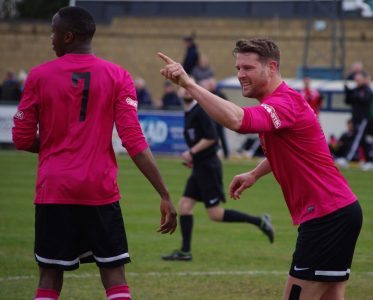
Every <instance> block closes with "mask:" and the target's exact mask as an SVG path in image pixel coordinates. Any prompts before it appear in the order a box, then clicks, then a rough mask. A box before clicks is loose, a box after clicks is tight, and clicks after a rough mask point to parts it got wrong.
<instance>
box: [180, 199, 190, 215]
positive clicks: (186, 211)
mask: <svg viewBox="0 0 373 300" xmlns="http://www.w3.org/2000/svg"><path fill="white" fill-rule="evenodd" d="M192 213H193V204H192V203H190V201H188V200H185V199H184V198H183V199H181V200H180V202H179V214H180V215H190V214H192Z"/></svg>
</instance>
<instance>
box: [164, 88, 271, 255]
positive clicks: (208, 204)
mask: <svg viewBox="0 0 373 300" xmlns="http://www.w3.org/2000/svg"><path fill="white" fill-rule="evenodd" d="M180 92H181V94H182V98H183V100H184V110H185V117H184V137H185V141H186V144H187V145H188V147H189V149H188V150H187V151H185V152H183V153H182V155H181V156H182V159H183V163H184V164H185V165H186V166H189V167H190V168H192V174H191V175H190V177H189V179H188V181H187V183H186V186H185V190H184V194H183V196H182V197H181V199H180V202H179V215H180V217H179V223H180V229H181V236H182V245H181V248H180V249H178V250H175V251H174V252H172V253H171V254H169V255H165V256H162V258H163V259H164V260H183V261H190V260H192V253H191V239H192V230H193V207H194V205H195V204H196V201H202V202H203V203H204V205H205V208H206V211H207V214H208V216H209V218H210V219H211V220H212V221H215V222H230V223H232V222H241V223H249V224H253V225H256V226H257V227H258V228H259V229H260V230H261V231H262V232H263V233H264V234H265V235H266V236H267V237H268V239H269V241H270V242H271V243H273V239H274V233H273V228H272V224H271V220H270V217H269V216H268V215H267V214H264V215H263V216H261V217H257V216H251V215H249V214H246V213H243V212H240V211H236V210H233V209H224V208H223V207H221V206H220V203H221V202H225V196H224V189H223V178H222V177H223V174H222V173H223V170H222V164H221V161H220V159H219V158H218V156H217V150H218V148H219V146H218V133H217V129H216V123H215V122H214V121H213V120H212V119H211V118H210V117H209V116H208V115H207V114H206V112H204V111H203V109H202V108H201V106H200V105H198V103H197V101H195V100H194V99H193V98H192V97H191V95H190V94H189V93H188V92H187V91H186V90H184V89H181V91H180Z"/></svg>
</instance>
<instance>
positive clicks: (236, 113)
mask: <svg viewBox="0 0 373 300" xmlns="http://www.w3.org/2000/svg"><path fill="white" fill-rule="evenodd" d="M233 54H234V57H235V67H236V70H237V77H238V80H239V82H240V84H241V87H242V94H243V95H244V96H245V97H248V98H256V99H257V100H258V101H259V105H257V106H252V107H245V108H241V107H239V106H237V105H235V104H234V103H232V102H229V101H226V100H224V99H221V98H219V97H218V96H216V95H213V94H211V93H210V92H208V91H207V90H205V89H203V88H202V87H200V86H198V85H197V84H195V83H194V82H193V81H192V80H191V79H190V78H189V77H188V75H187V74H186V73H185V71H184V70H183V68H182V66H181V65H180V64H179V63H177V62H175V61H173V60H172V59H171V58H169V57H167V56H166V55H164V54H162V53H159V56H160V57H161V58H162V59H163V60H164V62H165V63H166V65H165V66H164V67H163V68H162V69H161V74H162V75H163V76H165V77H166V78H168V79H170V80H172V81H173V82H174V83H176V84H179V85H180V86H182V87H184V88H185V89H186V90H187V91H188V92H189V93H190V94H191V95H192V96H193V98H194V99H196V100H197V101H198V102H199V104H200V105H201V107H202V108H203V109H204V110H205V111H206V112H207V113H208V114H209V115H210V116H211V117H212V118H213V119H215V121H217V122H218V123H220V124H222V125H223V126H225V127H227V128H229V129H231V130H234V131H237V132H240V133H259V136H260V140H261V145H262V147H263V150H264V152H265V155H266V159H265V160H264V161H262V162H261V163H259V165H258V166H257V167H256V168H255V169H253V170H250V171H248V172H245V173H242V174H239V175H237V176H235V177H234V178H233V180H232V182H231V184H230V187H229V190H230V195H231V197H232V198H234V199H239V198H240V196H241V194H242V192H243V191H244V190H245V189H247V188H249V187H251V186H252V185H253V184H254V183H255V182H256V181H257V180H258V179H259V178H261V177H262V176H264V175H266V174H268V173H273V175H274V176H275V178H276V180H277V181H278V183H279V184H280V186H281V189H282V192H283V195H284V198H285V201H286V204H287V206H288V208H289V212H290V214H291V217H292V219H293V223H294V224H296V225H299V227H298V233H299V234H298V238H297V242H296V246H295V251H294V253H293V261H292V264H291V268H290V272H289V276H288V280H287V283H286V287H285V290H284V298H283V299H284V300H298V299H301V300H305V299H312V300H318V299H322V300H327V299H333V300H342V299H344V293H345V285H346V280H347V279H348V278H349V274H350V267H351V263H352V258H353V253H354V249H355V244H356V241H357V238H358V236H359V233H360V229H361V225H362V211H361V208H360V205H359V203H358V201H357V197H356V196H355V195H354V194H353V192H352V191H351V189H350V187H349V186H348V183H347V181H346V180H345V178H344V177H343V176H342V174H341V173H340V172H339V170H338V169H337V168H336V166H335V165H334V162H333V158H332V157H331V154H330V151H329V149H328V145H327V142H326V139H325V136H324V133H323V131H322V129H321V126H320V123H319V122H318V120H317V117H316V115H315V114H314V112H313V111H312V109H311V107H310V106H309V105H308V104H307V102H306V100H305V99H304V98H303V97H302V96H301V95H300V94H299V93H298V92H296V91H294V90H293V89H291V88H290V87H288V86H287V85H286V83H285V82H284V81H283V80H282V79H281V74H280V50H279V48H278V47H277V45H276V44H275V43H274V42H273V41H271V40H269V39H251V40H244V39H242V40H239V41H237V43H236V47H235V48H234V51H233ZM336 253H338V255H336Z"/></svg>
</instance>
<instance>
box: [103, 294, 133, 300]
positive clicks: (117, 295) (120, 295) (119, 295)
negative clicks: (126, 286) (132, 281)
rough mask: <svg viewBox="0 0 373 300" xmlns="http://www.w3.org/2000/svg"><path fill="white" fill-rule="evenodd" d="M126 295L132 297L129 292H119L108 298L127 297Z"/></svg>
mask: <svg viewBox="0 0 373 300" xmlns="http://www.w3.org/2000/svg"><path fill="white" fill-rule="evenodd" d="M125 297H126V298H129V299H131V295H130V294H128V293H118V294H114V295H110V296H109V297H108V298H107V299H108V300H112V299H117V298H125Z"/></svg>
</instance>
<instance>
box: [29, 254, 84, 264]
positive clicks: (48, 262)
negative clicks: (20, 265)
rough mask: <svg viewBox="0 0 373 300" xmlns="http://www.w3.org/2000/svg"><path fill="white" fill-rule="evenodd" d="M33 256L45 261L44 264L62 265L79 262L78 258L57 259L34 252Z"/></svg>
mask: <svg viewBox="0 0 373 300" xmlns="http://www.w3.org/2000/svg"><path fill="white" fill-rule="evenodd" d="M35 257H36V259H37V260H38V261H40V262H43V263H46V264H55V265H62V266H72V265H75V264H77V263H79V258H76V259H74V260H58V259H49V258H44V257H41V256H39V255H37V254H36V253H35Z"/></svg>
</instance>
